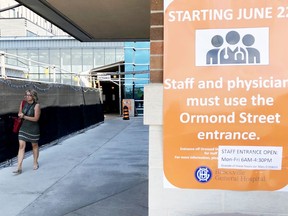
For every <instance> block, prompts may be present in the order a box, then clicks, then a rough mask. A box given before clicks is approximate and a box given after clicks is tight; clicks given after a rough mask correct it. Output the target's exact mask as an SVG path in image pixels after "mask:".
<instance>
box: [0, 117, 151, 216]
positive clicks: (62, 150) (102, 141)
mask: <svg viewBox="0 0 288 216" xmlns="http://www.w3.org/2000/svg"><path fill="white" fill-rule="evenodd" d="M39 165H40V168H39V169H38V170H37V171H34V170H32V166H33V162H32V156H29V157H27V158H26V159H25V160H24V162H23V173H22V174H21V175H14V174H13V173H12V171H13V170H15V169H16V164H14V165H13V166H12V167H7V168H3V169H1V170H0V191H1V192H0V206H1V209H0V211H1V215H3V216H36V215H37V216H63V215H65V216H76V215H77V216H147V215H148V126H145V125H143V118H142V117H132V118H130V120H123V119H122V118H121V117H119V116H118V117H109V118H108V117H107V118H106V119H105V122H104V123H103V124H100V125H99V126H97V127H94V128H92V129H89V130H87V131H85V132H83V133H80V134H77V135H75V136H73V137H70V138H68V139H66V140H63V141H62V142H61V143H59V144H58V145H55V146H51V147H49V148H43V150H41V151H40V158H39Z"/></svg>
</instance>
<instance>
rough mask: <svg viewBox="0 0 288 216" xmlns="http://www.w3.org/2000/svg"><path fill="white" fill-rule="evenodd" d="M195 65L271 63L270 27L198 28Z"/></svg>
mask: <svg viewBox="0 0 288 216" xmlns="http://www.w3.org/2000/svg"><path fill="white" fill-rule="evenodd" d="M195 42H196V44H195V52H196V53H195V57H196V66H225V65H239V66H241V65H267V64H269V29H268V28H243V29H206V30H196V40H195Z"/></svg>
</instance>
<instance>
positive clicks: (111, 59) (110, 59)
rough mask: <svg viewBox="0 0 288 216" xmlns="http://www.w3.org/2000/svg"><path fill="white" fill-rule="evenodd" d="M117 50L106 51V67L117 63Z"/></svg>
mask: <svg viewBox="0 0 288 216" xmlns="http://www.w3.org/2000/svg"><path fill="white" fill-rule="evenodd" d="M115 59H116V58H115V49H105V65H107V64H112V63H115Z"/></svg>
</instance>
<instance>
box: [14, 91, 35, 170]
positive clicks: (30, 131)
mask: <svg viewBox="0 0 288 216" xmlns="http://www.w3.org/2000/svg"><path fill="white" fill-rule="evenodd" d="M25 100H26V103H25V105H24V106H23V109H22V103H23V101H22V102H21V104H20V107H19V113H18V116H19V117H20V118H22V120H23V123H22V125H21V128H20V130H19V134H18V139H19V150H18V166H17V170H16V171H14V173H16V174H21V173H22V162H23V159H24V155H25V148H26V142H30V143H32V148H33V157H34V162H33V169H34V170H37V169H38V168H39V163H38V157H39V146H38V140H39V138H40V130H39V124H38V120H39V118H40V113H41V110H40V105H39V103H37V101H38V96H37V92H36V91H35V90H27V91H26V92H25Z"/></svg>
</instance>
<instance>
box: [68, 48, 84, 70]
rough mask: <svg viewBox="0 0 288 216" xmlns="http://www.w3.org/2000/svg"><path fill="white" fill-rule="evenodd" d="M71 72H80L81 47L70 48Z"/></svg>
mask: <svg viewBox="0 0 288 216" xmlns="http://www.w3.org/2000/svg"><path fill="white" fill-rule="evenodd" d="M71 56H72V58H71V59H72V71H71V72H72V73H80V72H82V50H81V49H72V50H71Z"/></svg>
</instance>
